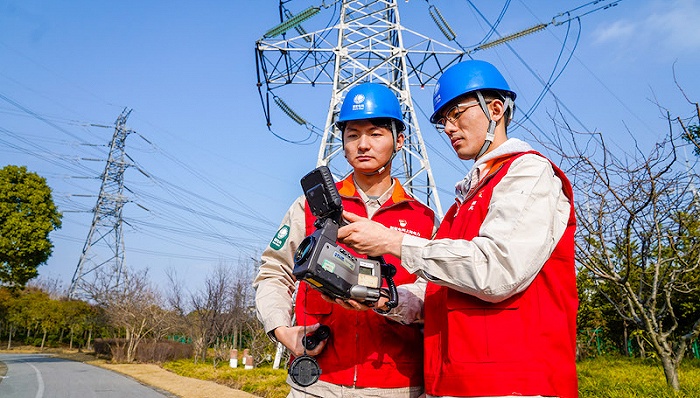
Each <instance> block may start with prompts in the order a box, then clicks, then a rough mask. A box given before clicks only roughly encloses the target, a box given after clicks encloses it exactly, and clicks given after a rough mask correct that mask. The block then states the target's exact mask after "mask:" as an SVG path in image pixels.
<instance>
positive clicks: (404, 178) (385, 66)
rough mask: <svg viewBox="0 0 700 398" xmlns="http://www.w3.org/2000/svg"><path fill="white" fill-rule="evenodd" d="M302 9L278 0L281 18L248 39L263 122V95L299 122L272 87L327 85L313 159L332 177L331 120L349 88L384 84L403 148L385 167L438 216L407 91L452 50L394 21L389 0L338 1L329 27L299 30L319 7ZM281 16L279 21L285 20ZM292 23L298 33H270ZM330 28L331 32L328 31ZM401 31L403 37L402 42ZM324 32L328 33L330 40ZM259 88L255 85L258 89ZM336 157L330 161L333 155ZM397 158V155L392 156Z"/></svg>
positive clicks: (445, 62) (334, 144) (336, 150)
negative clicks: (394, 105)
mask: <svg viewBox="0 0 700 398" xmlns="http://www.w3.org/2000/svg"><path fill="white" fill-rule="evenodd" d="M320 10H321V9H320V7H309V8H308V9H306V10H304V11H302V12H301V13H299V14H297V16H292V15H291V14H290V13H289V11H288V10H286V9H284V8H283V4H280V15H281V16H282V18H281V19H282V20H283V22H282V24H280V25H279V26H277V27H276V28H273V29H271V30H269V31H268V32H267V33H265V35H264V36H263V38H262V39H260V40H258V42H257V43H256V50H257V51H256V55H257V59H256V62H257V66H258V82H259V87H263V86H264V87H265V88H266V90H267V92H266V94H265V95H264V107H265V113H266V117H267V119H268V126H270V110H269V99H270V97H272V98H273V100H274V102H275V103H276V104H277V105H278V106H279V107H280V108H281V109H282V110H283V111H284V112H285V113H287V114H288V115H289V116H290V117H292V119H294V120H295V121H297V123H299V124H305V123H306V122H305V121H304V120H303V119H301V118H300V117H299V116H298V115H296V114H295V113H294V111H292V110H291V107H289V105H287V104H286V103H285V102H284V101H282V100H281V98H280V97H279V96H278V95H277V94H276V92H275V91H276V90H277V89H278V88H280V87H282V86H285V85H288V84H292V83H297V84H298V83H306V84H312V85H318V84H327V85H332V94H331V98H330V105H329V110H328V114H327V118H326V122H325V127H324V129H323V134H322V140H321V145H320V148H319V152H318V160H317V165H328V166H329V167H330V168H331V170H332V171H333V173H334V174H336V176H337V177H339V176H343V175H345V174H347V173H348V172H349V171H343V170H347V169H348V166H347V164H346V163H345V161H344V160H343V159H342V158H343V156H342V155H343V149H342V143H341V137H340V132H339V131H338V130H337V129H336V128H335V127H334V121H335V119H336V117H337V114H338V112H339V110H340V105H341V103H342V100H343V98H344V96H345V94H346V93H347V91H348V90H349V89H351V88H352V87H354V86H355V85H357V84H359V83H363V82H368V81H371V82H377V83H382V84H385V85H387V86H388V87H389V88H391V89H392V90H393V91H394V92H395V93H396V94H397V97H398V98H399V101H400V103H401V107H402V110H403V115H404V122H405V123H406V127H407V128H406V131H405V134H406V140H405V143H404V148H403V149H402V150H401V152H399V154H398V155H397V157H396V159H395V161H394V164H393V170H392V174H393V175H394V176H395V177H398V178H399V180H400V181H401V182H402V184H403V185H404V186H405V187H406V189H407V190H409V191H410V192H411V193H412V194H413V195H414V196H416V197H417V198H419V199H421V200H423V201H424V202H425V203H426V204H427V205H429V206H431V207H433V208H434V209H435V210H436V212H437V213H438V214H439V215H440V216H442V207H441V205H440V201H439V198H438V193H437V188H436V186H435V181H434V179H433V174H432V170H431V168H430V163H429V161H428V155H427V151H426V147H425V143H424V141H423V137H422V135H421V131H420V126H419V124H418V119H417V116H416V112H415V109H414V105H413V101H412V98H411V91H410V87H411V86H414V87H416V86H418V87H421V88H423V87H426V86H431V85H434V83H435V80H436V77H437V76H439V75H440V74H441V73H442V71H444V69H446V68H447V67H449V66H450V65H452V64H453V63H455V62H458V61H460V60H461V59H462V57H463V55H464V51H462V50H457V49H453V48H451V47H448V46H446V45H444V44H441V43H438V42H436V41H435V40H432V39H430V38H428V37H426V36H423V35H420V34H418V33H416V32H413V31H410V30H408V29H406V28H405V27H403V26H401V24H400V19H399V10H398V6H397V4H396V1H395V0H383V1H379V0H378V1H367V0H364V1H362V0H344V1H342V6H341V11H340V17H339V20H338V23H337V24H336V25H335V26H332V27H328V28H325V29H321V30H318V31H314V32H310V33H307V32H305V31H304V30H303V29H302V28H301V26H300V23H301V22H302V21H304V20H305V19H308V18H310V17H311V16H313V15H314V14H316V13H318V12H319V11H320ZM285 17H286V20H285ZM292 28H295V29H296V31H297V33H299V35H298V36H296V37H292V38H284V39H275V37H277V36H280V35H285V34H286V33H287V31H289V30H290V29H292ZM333 31H336V32H337V34H330V33H332V32H333ZM404 33H408V34H409V35H410V36H411V41H410V43H408V42H407V41H406V40H405V39H406V38H405V37H404V36H405V35H404ZM331 39H336V41H335V42H331ZM261 95H262V90H261ZM339 154H340V155H341V156H340V158H341V159H340V160H339V162H334V159H335V158H336V157H337V155H339ZM397 160H399V161H397Z"/></svg>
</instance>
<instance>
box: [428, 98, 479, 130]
mask: <svg viewBox="0 0 700 398" xmlns="http://www.w3.org/2000/svg"><path fill="white" fill-rule="evenodd" d="M490 102H491V101H486V103H487V104H489V103H490ZM476 105H479V101H470V102H464V103H462V104H457V105H455V106H453V107H452V108H450V109H449V110H448V111H447V112H445V114H444V115H445V116H443V117H441V118H440V119H438V120H437V123H435V128H436V129H437V131H438V132H440V133H444V132H445V124H447V122H450V123H452V124H454V123H455V122H456V121H457V119H459V117H460V116H462V114H463V113H464V112H466V111H467V109H469V108H471V107H473V106H476Z"/></svg>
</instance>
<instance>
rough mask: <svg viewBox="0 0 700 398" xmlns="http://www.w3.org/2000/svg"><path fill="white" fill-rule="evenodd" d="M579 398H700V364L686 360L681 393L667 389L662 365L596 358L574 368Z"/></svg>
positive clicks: (681, 376) (681, 378)
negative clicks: (576, 371)
mask: <svg viewBox="0 0 700 398" xmlns="http://www.w3.org/2000/svg"><path fill="white" fill-rule="evenodd" d="M577 369H578V380H579V397H580V398H628V397H655V398H667V397H668V398H695V397H700V361H698V360H697V359H685V360H684V361H683V362H682V363H681V368H680V372H679V378H680V383H681V389H680V391H678V392H675V391H673V390H671V389H669V388H668V387H667V386H666V378H665V377H664V371H663V368H662V367H661V363H660V362H658V361H656V360H641V359H638V358H624V357H612V358H610V357H599V358H595V359H591V360H585V361H581V362H579V363H578V364H577Z"/></svg>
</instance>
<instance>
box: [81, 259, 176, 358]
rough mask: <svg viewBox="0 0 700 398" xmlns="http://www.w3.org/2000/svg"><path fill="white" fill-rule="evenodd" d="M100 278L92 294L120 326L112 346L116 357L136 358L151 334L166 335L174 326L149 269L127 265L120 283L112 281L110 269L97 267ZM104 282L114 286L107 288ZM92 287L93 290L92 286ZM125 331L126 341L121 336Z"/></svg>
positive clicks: (90, 286) (111, 319) (96, 272)
mask: <svg viewBox="0 0 700 398" xmlns="http://www.w3.org/2000/svg"><path fill="white" fill-rule="evenodd" d="M95 275H96V276H95V278H96V281H95V282H94V283H92V284H90V285H89V288H88V294H89V295H90V296H91V297H92V299H93V300H94V301H96V302H97V303H98V306H100V307H101V308H103V309H104V313H105V317H106V318H107V320H108V323H109V324H110V325H111V326H112V327H114V328H116V330H115V331H116V335H115V337H116V338H117V346H116V347H114V349H112V359H113V360H115V361H120V360H122V359H123V360H124V362H127V363H128V362H133V361H134V360H135V359H136V352H137V350H138V348H139V345H140V344H141V343H142V342H143V341H144V340H145V339H146V338H148V337H151V338H153V339H156V340H157V339H159V338H162V337H163V336H164V335H165V334H166V333H167V332H168V329H169V327H170V322H169V321H170V314H169V313H168V311H166V310H164V309H163V302H162V297H161V294H160V292H159V291H158V290H157V289H156V288H155V287H154V286H153V285H152V284H151V282H150V280H149V278H148V270H147V269H144V270H141V271H136V270H132V269H130V268H128V267H124V270H123V274H122V277H121V278H120V283H119V284H118V285H117V286H113V285H112V284H111V280H112V277H113V275H112V274H111V273H110V272H109V271H103V270H96V271H95ZM104 286H112V287H111V288H109V289H104V288H103V287H104ZM91 289H92V290H91ZM122 332H123V333H124V337H125V340H124V341H123V343H122V342H121V341H120V340H119V337H120V336H121V335H122Z"/></svg>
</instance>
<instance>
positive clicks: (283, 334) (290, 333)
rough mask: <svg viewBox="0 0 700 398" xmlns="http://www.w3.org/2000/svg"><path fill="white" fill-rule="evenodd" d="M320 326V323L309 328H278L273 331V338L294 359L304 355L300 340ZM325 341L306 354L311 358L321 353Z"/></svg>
mask: <svg viewBox="0 0 700 398" xmlns="http://www.w3.org/2000/svg"><path fill="white" fill-rule="evenodd" d="M320 326H321V324H320V323H317V324H314V325H309V326H306V327H304V326H291V327H286V326H280V327H278V328H277V329H275V337H277V341H279V342H280V343H282V344H283V345H284V346H285V347H287V349H288V350H289V351H290V352H291V353H292V355H294V356H295V357H298V356H301V355H303V354H304V346H303V345H302V344H301V339H302V338H303V337H304V336H305V335H307V334H311V333H313V332H315V331H316V329H318V328H319V327H320ZM326 341H327V340H323V341H321V342H320V343H319V344H318V346H316V348H314V349H313V350H307V351H306V354H307V355H311V356H316V355H318V354H320V353H321V351H323V347H325V346H326Z"/></svg>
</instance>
